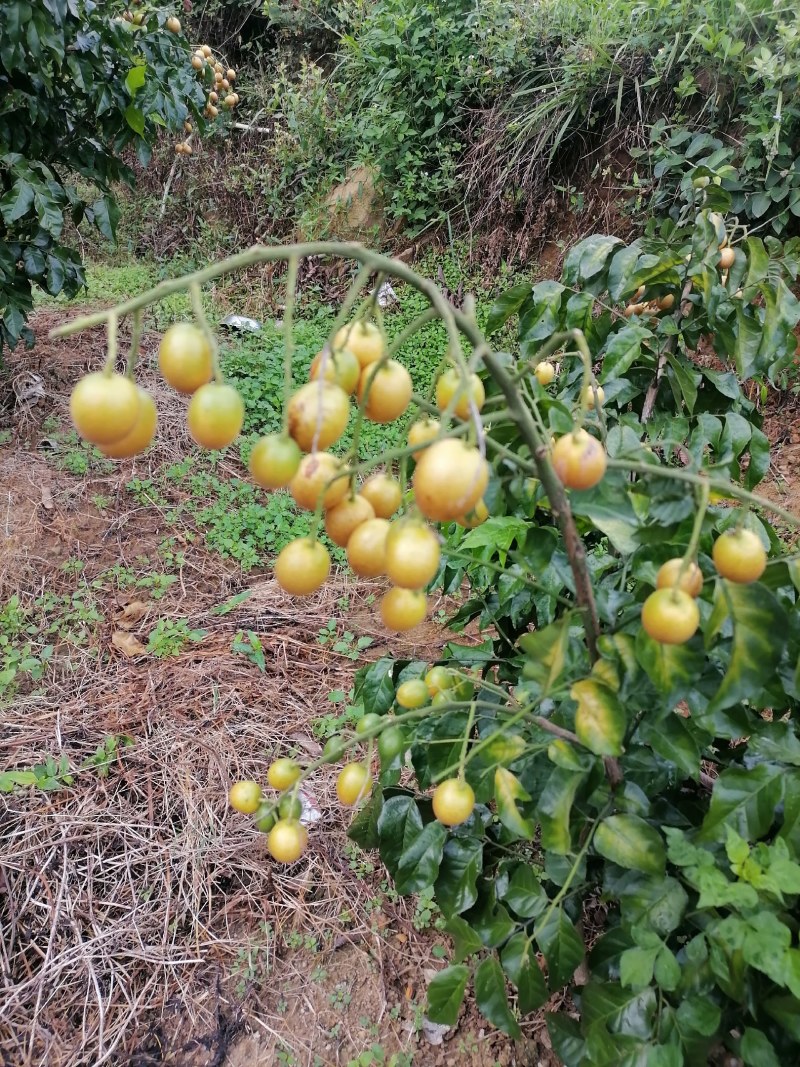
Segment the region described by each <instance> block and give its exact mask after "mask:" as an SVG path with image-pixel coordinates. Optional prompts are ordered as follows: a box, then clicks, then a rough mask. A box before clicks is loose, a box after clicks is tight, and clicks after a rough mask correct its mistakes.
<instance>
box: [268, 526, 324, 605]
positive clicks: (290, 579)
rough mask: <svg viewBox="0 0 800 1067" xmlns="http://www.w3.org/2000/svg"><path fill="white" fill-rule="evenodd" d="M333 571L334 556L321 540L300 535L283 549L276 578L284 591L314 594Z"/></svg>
mask: <svg viewBox="0 0 800 1067" xmlns="http://www.w3.org/2000/svg"><path fill="white" fill-rule="evenodd" d="M330 571H331V557H330V556H329V555H328V550H327V549H326V548H325V546H324V545H321V544H320V543H319V541H311V540H310V539H309V538H308V537H298V538H296V539H295V540H294V541H290V542H289V544H288V545H287V546H286V547H285V548H284V549H282V551H281V552H280V553H279V555H278V558H277V559H276V560H275V578H276V580H277V582H278V585H279V586H280V587H281V589H283V591H284V592H286V593H290V594H292V596H310V595H311V594H312V593H316V591H317V590H318V589H319V588H320V586H321V585H322V584H323V583H324V581H325V579H326V578H327V577H328V575H329V574H330Z"/></svg>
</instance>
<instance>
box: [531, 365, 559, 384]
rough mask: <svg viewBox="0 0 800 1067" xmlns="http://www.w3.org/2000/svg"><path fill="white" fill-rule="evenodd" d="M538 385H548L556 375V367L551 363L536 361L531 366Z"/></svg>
mask: <svg viewBox="0 0 800 1067" xmlns="http://www.w3.org/2000/svg"><path fill="white" fill-rule="evenodd" d="M533 373H534V374H535V375H536V380H537V381H538V383H539V385H542V386H548V385H549V384H550V383H551V382H552V380H553V379H554V378H555V376H556V368H555V367H554V366H553V364H552V363H547V362H544V363H537V364H536V366H535V367H534V368H533Z"/></svg>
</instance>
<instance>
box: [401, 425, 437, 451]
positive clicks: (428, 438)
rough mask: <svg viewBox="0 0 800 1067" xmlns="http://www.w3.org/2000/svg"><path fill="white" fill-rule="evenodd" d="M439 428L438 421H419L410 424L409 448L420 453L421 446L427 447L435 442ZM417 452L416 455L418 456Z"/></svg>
mask: <svg viewBox="0 0 800 1067" xmlns="http://www.w3.org/2000/svg"><path fill="white" fill-rule="evenodd" d="M440 427H441V423H440V422H439V420H438V419H427V418H426V419H419V420H417V422H415V423H412V425H411V427H410V429H409V431H408V444H409V447H410V448H416V449H419V452H421V451H422V448H421V447H420V446H421V445H429V444H431V442H433V441H435V440H436V438H437V437H438V435H439V429H440ZM419 452H418V453H417V455H419Z"/></svg>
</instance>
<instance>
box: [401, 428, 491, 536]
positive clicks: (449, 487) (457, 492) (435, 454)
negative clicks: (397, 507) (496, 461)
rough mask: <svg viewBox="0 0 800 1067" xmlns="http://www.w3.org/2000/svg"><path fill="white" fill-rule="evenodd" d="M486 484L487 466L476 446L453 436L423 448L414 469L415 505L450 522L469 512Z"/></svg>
mask: <svg viewBox="0 0 800 1067" xmlns="http://www.w3.org/2000/svg"><path fill="white" fill-rule="evenodd" d="M488 484H489V465H488V463H487V462H486V460H485V458H484V457H483V456H481V454H480V452H478V450H477V448H474V447H473V446H472V445H468V444H466V442H464V441H460V440H457V439H456V438H452V437H451V438H446V439H445V440H443V441H436V442H435V443H434V444H432V445H430V447H429V448H426V449H425V451H424V452H423V453H422V455H421V456H420V457H419V459H418V461H417V466H416V469H415V471H414V493H415V497H416V502H417V507H418V508H419V510H420V511H421V512H422V514H423V515H424V516H425V517H426V518H427V519H431V520H433V521H434V522H449V521H451V520H452V519H458V518H460V517H461V516H462V515H466V514H467V512H469V511H471V510H472V509H473V508H474V507H475V505H476V504H477V503H478V501H479V500H480V499H481V497H482V496H483V494H484V492H485V490H486V486H487V485H488Z"/></svg>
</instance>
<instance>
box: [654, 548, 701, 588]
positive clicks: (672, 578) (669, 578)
mask: <svg viewBox="0 0 800 1067" xmlns="http://www.w3.org/2000/svg"><path fill="white" fill-rule="evenodd" d="M682 567H683V560H682V559H681V557H680V556H676V557H675V558H674V559H668V560H667V562H666V563H662V564H661V566H660V567H659V568H658V574H657V575H656V589H674V587H675V583H676V582H677V581H678V575H679V574H680V573H681V568H682ZM678 588H679V589H682V590H683V591H684V593H688V594H689V596H695V597H696V596H700V593H701V592H702V591H703V572H702V571H701V570H700V568H699V567H698V566H697V564H696V563H690V564H689V566H688V567H687V568H686V570H685V571H684V572H683V574H682V575H681V579H680V584H679V586H678Z"/></svg>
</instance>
